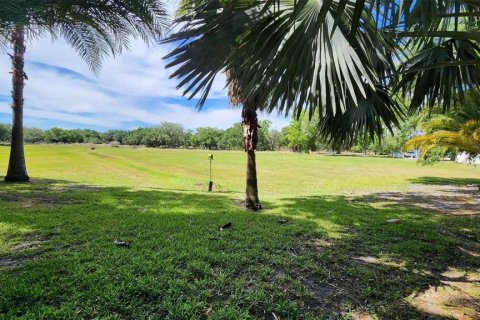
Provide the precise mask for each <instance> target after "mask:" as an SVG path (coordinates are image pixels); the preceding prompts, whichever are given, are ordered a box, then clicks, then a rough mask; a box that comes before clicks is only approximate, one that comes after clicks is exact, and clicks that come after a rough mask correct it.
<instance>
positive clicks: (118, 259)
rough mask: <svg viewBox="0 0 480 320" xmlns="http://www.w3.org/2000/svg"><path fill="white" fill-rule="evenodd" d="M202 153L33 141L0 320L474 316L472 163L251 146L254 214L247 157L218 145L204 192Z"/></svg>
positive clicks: (4, 260)
mask: <svg viewBox="0 0 480 320" xmlns="http://www.w3.org/2000/svg"><path fill="white" fill-rule="evenodd" d="M8 151H9V149H8V147H0V173H5V172H6V164H7V159H8ZM208 153H209V152H208V151H198V150H197V151H194V150H188V151H187V150H185V151H180V150H156V149H141V148H139V149H134V148H112V147H108V146H100V147H99V146H97V147H96V149H94V150H92V149H91V148H90V147H89V146H27V150H26V156H27V165H28V169H29V174H30V176H31V178H32V182H31V183H27V184H5V183H3V182H2V183H0V319H3V318H5V319H11V318H20V319H59V318H60V319H61V318H63V319H92V318H101V319H452V318H457V319H479V317H478V315H479V314H480V303H479V301H480V257H479V255H480V244H479V241H480V216H479V215H478V214H475V213H478V212H479V210H477V209H479V208H480V201H479V199H480V193H478V189H476V187H474V186H472V184H477V183H478V184H480V167H474V166H467V165H457V164H453V163H446V162H445V163H440V164H438V165H436V166H433V167H432V166H427V167H422V166H419V165H417V164H416V162H415V161H412V160H403V159H388V158H381V157H378V158H366V157H353V156H325V155H305V154H293V153H278V152H276V153H270V152H261V153H259V154H258V163H257V165H258V171H259V188H260V199H261V200H262V203H263V205H264V207H265V210H263V211H261V212H258V213H252V212H248V211H245V210H243V209H242V208H240V207H239V206H238V203H239V200H241V199H242V195H243V194H242V192H243V190H244V174H245V165H246V159H245V155H244V154H243V153H242V152H214V157H215V160H214V161H213V180H214V184H215V187H214V192H213V193H208V192H205V190H206V188H207V186H208V179H209V178H208V159H207V155H208ZM437 189H439V190H440V191H438V190H437ZM439 192H440V193H439ZM422 199H426V200H428V201H430V202H428V201H427V202H428V203H426V204H425V203H422ZM449 201H456V202H455V203H453V204H452V203H450V202H449ZM445 203H446V205H443V204H445ZM432 204H433V206H432ZM429 205H430V206H429ZM389 219H400V223H398V224H391V223H387V222H386V221H387V220H389ZM229 222H230V223H231V224H232V226H231V227H230V228H227V229H225V230H224V231H219V227H220V226H222V225H224V224H226V223H229ZM115 239H119V240H122V241H126V242H127V243H128V244H129V247H124V246H118V245H115V244H114V240H115Z"/></svg>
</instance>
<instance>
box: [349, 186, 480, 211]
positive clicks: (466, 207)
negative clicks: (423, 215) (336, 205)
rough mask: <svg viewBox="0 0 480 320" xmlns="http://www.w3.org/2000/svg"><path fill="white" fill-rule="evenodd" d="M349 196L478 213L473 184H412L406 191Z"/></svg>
mask: <svg viewBox="0 0 480 320" xmlns="http://www.w3.org/2000/svg"><path fill="white" fill-rule="evenodd" d="M350 196H351V198H352V200H353V201H356V202H366V203H375V202H386V203H391V204H399V205H408V206H413V207H418V208H422V209H428V210H434V211H438V212H441V213H444V214H449V215H476V214H480V192H479V190H478V188H477V186H474V185H469V186H452V185H423V184H412V185H410V186H409V188H408V190H407V191H406V192H377V193H366V194H361V195H356V196H355V195H350Z"/></svg>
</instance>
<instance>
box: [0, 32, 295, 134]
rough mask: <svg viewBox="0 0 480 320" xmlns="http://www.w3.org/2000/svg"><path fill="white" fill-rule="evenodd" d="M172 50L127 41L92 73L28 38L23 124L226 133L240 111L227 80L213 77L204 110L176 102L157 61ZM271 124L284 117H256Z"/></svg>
mask: <svg viewBox="0 0 480 320" xmlns="http://www.w3.org/2000/svg"><path fill="white" fill-rule="evenodd" d="M171 48H172V47H171V46H170V47H169V46H168V45H161V46H151V47H148V46H147V45H146V44H144V43H143V42H141V41H132V45H131V50H130V51H129V52H125V53H124V54H123V55H121V56H119V57H117V58H116V59H109V60H107V61H105V63H104V65H103V68H102V70H101V72H100V74H99V75H98V76H96V75H94V74H93V73H92V72H91V71H90V70H89V69H88V67H87V65H86V64H85V62H84V61H83V60H82V59H80V58H79V57H78V56H77V55H76V53H75V51H74V50H73V49H71V48H70V47H69V46H68V45H67V44H66V43H65V42H63V41H62V40H57V41H55V42H53V41H52V40H51V39H49V38H45V39H40V40H34V41H30V42H29V44H28V46H27V52H26V65H25V71H26V73H27V75H28V77H29V80H28V81H27V85H26V87H25V126H27V127H38V128H42V129H47V128H51V127H54V126H57V127H62V128H91V129H96V130H100V131H106V130H109V129H133V128H136V127H140V126H153V125H156V124H159V123H161V122H162V121H172V122H177V123H180V124H182V125H183V126H184V127H185V128H187V129H195V128H197V127H204V126H212V127H218V128H227V127H229V126H231V125H232V124H233V123H234V122H238V121H240V114H241V112H240V110H239V109H232V108H231V107H230V106H229V105H228V101H227V96H226V90H225V88H224V87H225V78H224V76H223V75H220V76H219V77H218V79H217V80H216V82H215V84H214V86H213V90H212V92H211V94H210V98H209V99H208V101H207V103H206V105H205V107H204V109H203V110H202V111H200V112H199V111H196V110H195V104H196V101H195V100H193V101H188V100H187V99H185V98H183V97H181V92H180V91H177V90H176V89H175V86H176V82H175V80H170V79H169V78H168V76H169V73H170V71H169V70H165V68H164V65H165V63H164V61H163V60H162V57H163V56H165V54H166V53H168V51H169V50H170V49H171ZM10 69H11V67H10V59H9V57H8V56H7V55H6V54H5V53H1V52H0V123H9V122H10V121H11V110H10V101H11V98H10V91H11V79H10V77H11V75H10V73H9V72H10ZM259 118H260V119H269V120H271V121H272V123H273V125H272V126H273V127H274V128H276V129H281V128H282V127H283V126H286V125H288V122H289V120H288V119H286V118H285V117H284V116H277V115H270V116H267V115H264V114H262V115H260V116H259Z"/></svg>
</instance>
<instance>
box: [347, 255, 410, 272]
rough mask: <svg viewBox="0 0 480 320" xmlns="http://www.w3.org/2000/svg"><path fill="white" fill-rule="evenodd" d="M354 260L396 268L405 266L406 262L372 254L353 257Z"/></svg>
mask: <svg viewBox="0 0 480 320" xmlns="http://www.w3.org/2000/svg"><path fill="white" fill-rule="evenodd" d="M353 260H354V261H356V262H360V263H364V264H373V265H383V266H387V267H394V268H400V269H403V268H405V263H402V262H400V261H394V260H392V259H381V258H376V257H372V256H362V257H353Z"/></svg>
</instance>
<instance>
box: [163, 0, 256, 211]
mask: <svg viewBox="0 0 480 320" xmlns="http://www.w3.org/2000/svg"><path fill="white" fill-rule="evenodd" d="M196 5H198V4H197V3H195V2H194V1H184V2H183V7H182V8H181V10H180V12H181V13H182V14H181V16H180V17H179V18H178V20H177V23H178V24H180V25H181V24H185V27H184V28H182V29H181V30H179V31H178V32H176V33H173V34H172V35H171V36H170V37H169V38H167V39H166V40H165V41H164V42H166V43H169V42H174V43H177V42H178V41H181V44H180V45H179V46H178V47H177V48H176V49H175V50H174V51H172V52H171V53H170V54H169V55H167V56H166V57H165V59H167V60H171V61H170V62H169V63H168V64H167V68H169V67H174V66H178V69H177V71H175V72H174V74H173V75H172V77H177V78H180V79H181V82H180V84H179V85H178V87H179V88H180V87H182V86H187V89H186V90H185V92H184V94H188V93H190V98H193V97H194V96H195V95H196V94H197V93H198V90H196V88H197V87H198V89H202V88H203V87H204V86H206V87H208V88H210V86H211V85H212V83H213V79H214V78H215V75H216V74H217V73H218V72H220V71H221V70H222V69H223V67H224V65H225V62H226V60H227V59H228V57H229V56H230V55H231V52H232V51H233V50H235V48H236V47H237V46H238V44H239V42H238V41H237V39H236V36H239V35H241V34H243V33H244V32H245V31H246V30H247V28H248V27H249V26H250V25H251V19H252V17H251V16H250V15H249V14H248V13H240V14H239V13H238V12H237V11H236V10H235V8H234V7H232V8H229V10H224V11H222V12H221V13H220V14H218V13H217V9H218V8H219V6H220V5H221V4H220V3H218V2H216V1H214V2H208V3H204V4H202V8H203V16H202V18H201V19H195V22H192V21H191V19H192V17H193V15H196V8H195V6H196ZM219 21H221V24H219V23H218V22H219ZM215 25H216V26H218V28H216V27H212V26H215ZM191 39H195V40H193V41H190V40H191ZM185 40H187V41H185ZM195 68H203V70H202V71H200V72H199V73H202V75H201V76H199V77H197V75H198V74H197V75H196V74H195V73H193V74H189V73H190V72H191V70H193V69H195ZM212 70H213V71H212ZM242 73H243V72H242V69H241V67H240V66H239V65H237V66H234V67H232V68H230V69H229V71H228V72H227V79H228V97H229V102H230V104H231V105H232V106H239V105H241V106H242V113H241V114H242V128H243V144H244V148H245V152H246V154H247V170H246V190H245V206H246V207H247V208H249V209H251V210H259V209H261V208H262V205H261V202H260V199H259V195H258V182H257V167H256V154H255V151H256V148H257V142H258V127H259V126H258V118H257V110H258V109H259V106H258V100H259V99H258V97H255V96H254V97H251V98H248V97H247V96H246V95H245V92H246V90H245V89H244V88H242V87H241V85H240V84H239V83H238V82H237V80H236V79H237V78H239V77H240V75H241V74H242ZM252 76H253V75H252ZM192 79H194V80H193V81H191V80H192ZM190 91H191V92H190ZM206 98H207V95H206V94H205V95H203V96H202V97H201V98H200V100H199V103H198V105H197V107H198V108H199V109H201V108H202V106H203V104H204V103H205V100H206Z"/></svg>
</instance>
